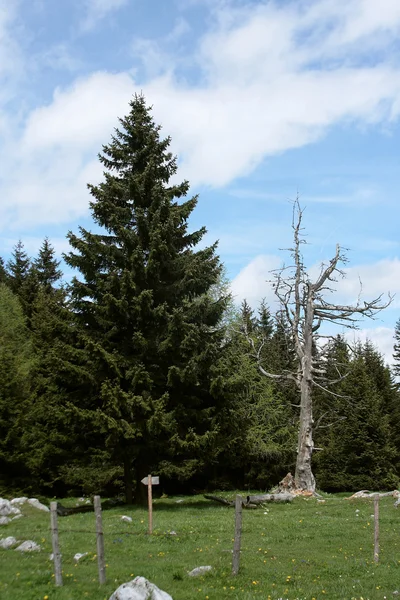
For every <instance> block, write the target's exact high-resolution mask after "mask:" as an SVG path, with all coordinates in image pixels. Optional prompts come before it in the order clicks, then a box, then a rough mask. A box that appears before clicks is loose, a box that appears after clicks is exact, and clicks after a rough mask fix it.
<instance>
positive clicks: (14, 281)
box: [7, 240, 31, 294]
mask: <svg viewBox="0 0 400 600" xmlns="http://www.w3.org/2000/svg"><path fill="white" fill-rule="evenodd" d="M30 268H31V261H30V258H29V257H28V255H27V253H26V252H25V249H24V245H23V243H22V242H21V240H19V242H18V243H17V244H16V245H15V246H14V249H13V253H12V258H11V259H10V260H9V261H8V263H7V269H8V274H9V282H8V285H9V286H10V288H11V290H12V291H13V292H14V293H15V294H20V292H21V289H22V288H23V286H24V284H25V282H26V279H27V277H28V274H29V271H30Z"/></svg>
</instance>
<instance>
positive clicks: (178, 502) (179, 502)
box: [175, 498, 183, 504]
mask: <svg viewBox="0 0 400 600" xmlns="http://www.w3.org/2000/svg"><path fill="white" fill-rule="evenodd" d="M175 502H176V503H177V504H181V502H183V499H182V498H181V499H180V500H175Z"/></svg>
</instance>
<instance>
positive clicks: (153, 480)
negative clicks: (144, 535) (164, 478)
mask: <svg viewBox="0 0 400 600" xmlns="http://www.w3.org/2000/svg"><path fill="white" fill-rule="evenodd" d="M141 483H143V485H147V498H148V503H149V534H150V535H151V534H152V533H153V485H159V483H160V478H159V477H152V476H151V475H148V476H147V477H143V479H142V481H141Z"/></svg>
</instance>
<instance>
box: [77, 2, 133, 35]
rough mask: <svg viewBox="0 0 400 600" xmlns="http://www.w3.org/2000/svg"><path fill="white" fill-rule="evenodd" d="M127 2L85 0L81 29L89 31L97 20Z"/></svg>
mask: <svg viewBox="0 0 400 600" xmlns="http://www.w3.org/2000/svg"><path fill="white" fill-rule="evenodd" d="M128 2H129V0H86V1H85V3H84V4H85V9H86V15H85V18H84V20H83V21H82V23H81V29H82V31H90V30H91V29H93V28H94V27H95V26H96V25H97V23H98V22H99V21H101V20H103V19H104V18H105V17H106V16H108V15H109V14H110V13H112V12H114V11H116V10H119V9H120V8H122V7H123V6H125V5H126V4H128Z"/></svg>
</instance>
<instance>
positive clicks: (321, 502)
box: [317, 500, 326, 504]
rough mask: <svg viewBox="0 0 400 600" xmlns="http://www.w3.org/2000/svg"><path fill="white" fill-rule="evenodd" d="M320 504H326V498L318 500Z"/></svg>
mask: <svg viewBox="0 0 400 600" xmlns="http://www.w3.org/2000/svg"><path fill="white" fill-rule="evenodd" d="M317 502H318V504H325V502H326V500H317Z"/></svg>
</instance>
